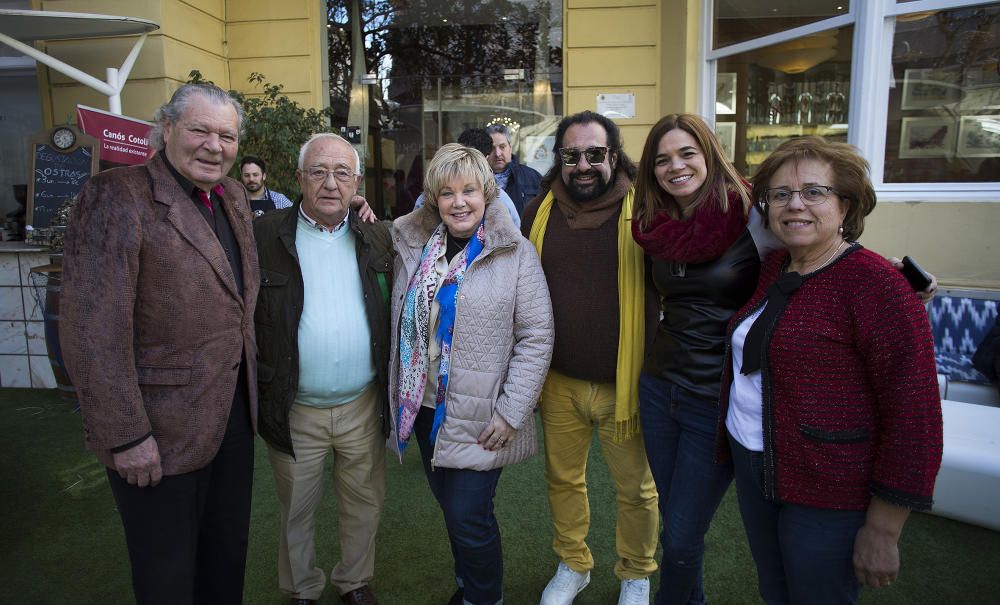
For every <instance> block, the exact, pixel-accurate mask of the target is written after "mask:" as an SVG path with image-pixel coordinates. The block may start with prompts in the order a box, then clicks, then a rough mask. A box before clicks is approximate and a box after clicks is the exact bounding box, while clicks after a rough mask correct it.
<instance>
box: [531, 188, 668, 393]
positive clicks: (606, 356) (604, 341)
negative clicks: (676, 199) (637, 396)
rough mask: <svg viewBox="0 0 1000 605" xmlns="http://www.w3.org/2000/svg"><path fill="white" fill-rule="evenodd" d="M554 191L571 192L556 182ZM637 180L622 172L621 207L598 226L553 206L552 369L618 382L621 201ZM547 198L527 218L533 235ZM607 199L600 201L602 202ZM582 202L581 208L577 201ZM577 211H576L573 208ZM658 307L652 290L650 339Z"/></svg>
mask: <svg viewBox="0 0 1000 605" xmlns="http://www.w3.org/2000/svg"><path fill="white" fill-rule="evenodd" d="M553 185H554V186H553V194H554V195H556V196H557V198H556V199H557V200H558V196H560V195H566V194H565V190H564V189H563V188H562V187H561V186H559V185H561V183H553ZM631 186H632V183H631V182H630V181H629V179H628V177H627V176H626V175H625V173H624V172H623V171H622V170H619V171H617V172H616V174H615V183H614V185H613V186H612V188H611V189H610V190H609V191H608V193H607V194H606V196H607V195H610V196H615V197H617V199H618V205H619V207H618V210H616V211H614V212H612V213H610V214H609V215H608V214H607V213H605V214H606V215H607V218H606V219H605V220H604V221H603V222H601V223H600V225H598V226H597V227H596V228H579V227H575V226H574V225H571V221H572V222H573V223H578V222H580V221H579V220H577V217H574V218H573V219H569V220H568V219H567V213H566V210H565V208H564V206H563V205H561V204H558V203H557V204H553V205H552V212H551V214H550V215H549V222H548V225H546V227H545V240H544V243H543V245H542V269H543V270H544V271H545V279H546V281H547V282H548V285H549V294H550V295H551V297H552V312H553V316H554V318H555V338H556V340H555V348H554V349H553V352H552V366H551V367H552V369H553V370H556V371H557V372H560V373H562V374H565V375H567V376H571V377H573V378H577V379H580V380H588V381H592V382H604V383H609V382H610V383H613V382H615V370H616V368H617V365H618V331H619V325H620V324H619V319H618V217H619V215H620V214H621V200H622V199H623V198H624V196H625V192H627V191H628V189H629V187H631ZM542 198H543V196H542V195H539V197H538V198H536V199H535V200H533V201H532V202H531V203H530V204H529V205H528V206H527V207H526V208H525V209H524V215H523V216H522V218H521V232H522V233H523V234H524V236H525V237H528V235H529V234H530V233H531V225H532V224H533V223H534V222H535V216H536V215H537V214H538V208H539V206H541V201H542ZM603 200H604V197H602V198H598V199H597V200H594V201H593V202H592V203H593V204H594V205H595V206H602V205H603V204H602V201H603ZM577 206H581V205H580V204H577ZM570 213H571V214H572V211H570ZM657 313H658V306H657V302H656V296H655V292H654V290H653V288H652V287H651V286H650V285H649V284H647V288H646V340H647V342H652V338H653V334H654V332H655V331H656V322H657Z"/></svg>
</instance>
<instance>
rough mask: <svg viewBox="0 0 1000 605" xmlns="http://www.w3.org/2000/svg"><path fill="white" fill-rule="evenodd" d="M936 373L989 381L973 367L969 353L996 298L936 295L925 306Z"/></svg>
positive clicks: (989, 318) (993, 310) (990, 320)
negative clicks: (927, 305) (932, 341)
mask: <svg viewBox="0 0 1000 605" xmlns="http://www.w3.org/2000/svg"><path fill="white" fill-rule="evenodd" d="M928 314H929V315H930V319H931V332H932V333H933V334H934V351H935V353H936V355H935V357H936V358H937V364H938V373H940V374H944V375H945V376H947V377H948V378H949V379H951V380H962V381H966V382H974V383H977V384H990V382H989V380H987V378H986V377H985V376H983V375H982V374H981V373H979V371H977V370H976V369H975V368H974V367H972V354H973V353H975V352H976V347H977V346H979V343H980V342H981V341H982V340H983V338H984V337H985V336H986V334H987V333H988V332H989V330H990V328H991V327H992V326H993V322H994V320H995V319H996V316H997V301H995V300H981V299H977V298H969V297H965V296H938V297H935V298H934V301H933V302H932V303H931V306H930V308H929V309H928Z"/></svg>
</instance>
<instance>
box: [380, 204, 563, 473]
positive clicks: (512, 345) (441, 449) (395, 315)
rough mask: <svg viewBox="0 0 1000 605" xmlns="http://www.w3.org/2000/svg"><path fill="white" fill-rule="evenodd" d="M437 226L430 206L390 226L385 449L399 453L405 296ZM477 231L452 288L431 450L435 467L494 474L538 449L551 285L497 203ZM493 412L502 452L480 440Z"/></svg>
mask: <svg viewBox="0 0 1000 605" xmlns="http://www.w3.org/2000/svg"><path fill="white" fill-rule="evenodd" d="M440 222H441V217H440V216H439V214H438V209H437V207H436V205H431V204H427V205H425V206H423V207H421V208H419V209H418V210H415V211H414V212H412V213H410V214H408V215H406V216H403V217H401V218H399V219H396V220H395V221H394V224H393V245H394V247H395V249H396V252H397V257H396V266H395V271H394V278H393V284H394V286H393V293H392V313H391V316H390V317H391V318H392V332H391V340H390V342H391V346H390V351H391V353H390V365H389V398H390V404H389V408H390V410H391V413H392V432H391V434H390V435H389V439H388V445H389V447H390V449H392V450H393V451H395V452H396V453H397V454H399V455H401V452H400V451H399V446H398V441H397V433H396V429H397V426H398V425H397V422H398V417H399V404H398V401H397V397H396V392H397V388H398V377H399V330H400V319H401V314H402V311H403V297H404V296H405V293H406V290H407V286H408V284H409V283H410V279H411V278H412V276H413V274H414V272H415V271H416V270H417V267H418V266H419V264H420V260H421V253H422V251H423V248H424V245H425V244H426V243H427V241H428V238H429V237H430V235H431V233H432V232H433V231H434V229H435V228H436V227H437V226H438V224H440ZM484 224H485V241H484V247H483V250H482V252H481V253H480V254H479V256H478V257H477V258H476V259H475V260H474V261H473V262H472V264H471V265H469V267H468V269H467V271H466V274H465V277H464V280H463V281H462V285H461V289H460V290H459V302H458V305H457V307H456V309H457V311H456V317H455V326H454V336H453V348H452V353H451V369H450V372H449V384H448V389H447V394H446V410H447V417H446V419H445V421H444V423H443V425H442V426H441V428H440V430H439V432H438V435H437V441H436V444H435V446H434V455H433V458H432V461H431V463H432V465H433V466H434V467H435V468H437V467H443V468H455V469H469V470H478V471H485V470H491V469H496V468H499V467H502V466H505V465H507V464H514V463H516V462H520V461H522V460H524V459H526V458H528V457H530V456H532V455H533V454H534V453H535V452H536V450H537V442H536V439H535V418H534V414H533V411H534V408H535V404H536V403H537V401H538V397H539V394H540V393H541V390H542V384H543V383H544V382H545V376H546V373H547V372H548V368H549V362H550V360H551V357H552V343H553V324H552V306H551V302H550V300H549V291H548V286H547V285H546V281H545V275H544V273H543V272H542V266H541V263H540V262H539V260H538V254H537V253H536V252H535V248H534V246H532V244H531V243H530V242H529V241H528V240H526V239H524V238H523V237H522V236H521V233H520V231H519V230H518V229H517V228H516V227H515V226H514V223H513V221H512V220H511V218H510V216H509V214H508V213H507V210H506V209H505V208H504V207H503V206H502V205H500V204H494V203H492V201H490V202H487V205H486V210H485V223H484ZM432 338H433V335H432ZM493 414H500V415H501V416H502V417H503V419H504V420H506V421H507V423H508V424H509V425H510V426H511V427H512V428H514V429H516V431H517V432H516V434H515V436H514V437H513V438H512V439H511V440H510V441H509V442H508V443H506V444H505V445H504V447H502V448H500V449H497V450H494V451H488V450H487V449H485V448H484V447H483V445H481V444H479V443H478V442H477V438H478V437H479V435H480V433H481V432H482V431H483V429H484V428H485V427H486V426H487V425H488V424H489V422H490V420H491V418H492V416H493Z"/></svg>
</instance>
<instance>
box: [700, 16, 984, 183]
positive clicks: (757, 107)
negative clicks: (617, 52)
mask: <svg viewBox="0 0 1000 605" xmlns="http://www.w3.org/2000/svg"><path fill="white" fill-rule="evenodd" d="M706 9H707V10H706V14H705V16H704V26H705V28H704V32H705V34H706V37H705V38H704V44H703V56H704V58H705V65H706V69H705V70H704V72H703V74H704V76H705V77H703V78H702V91H701V92H702V94H701V95H699V97H700V99H702V101H701V106H700V108H699V109H700V111H701V113H702V114H703V115H705V116H709V117H714V119H715V123H716V131H717V133H718V134H719V137H720V139H721V140H722V143H723V146H724V147H726V149H727V151H729V153H730V154H731V156H732V159H733V160H734V162H735V164H736V166H737V168H738V169H740V170H741V171H742V172H743V173H744V174H747V175H749V176H752V174H753V172H754V170H755V168H756V166H757V165H758V164H759V163H760V162H761V161H763V159H764V158H765V157H767V154H768V153H769V152H770V151H771V150H773V149H774V148H775V147H777V145H778V144H780V143H781V142H782V141H784V140H787V139H788V138H791V137H795V136H801V135H806V134H818V135H821V136H825V137H829V138H833V139H835V140H844V141H848V142H850V143H852V144H854V145H856V146H857V147H858V148H859V149H861V151H862V153H863V154H864V155H865V157H867V158H868V159H869V161H870V162H871V165H872V177H873V182H874V184H875V186H876V188H877V189H878V190H879V196H880V199H886V198H889V199H891V198H892V197H893V196H894V195H895V196H897V197H898V199H913V197H914V194H919V196H920V198H921V199H935V198H939V199H985V200H997V199H1000V2H996V1H993V2H982V1H979V2H973V1H961V0H951V1H948V0H910V1H902V0H901V1H899V2H896V3H893V2H875V1H864V2H863V1H859V0H854V1H853V2H847V1H846V0H844V1H838V0H767V1H760V2H753V3H748V2H742V1H741V0H713V2H712V3H706Z"/></svg>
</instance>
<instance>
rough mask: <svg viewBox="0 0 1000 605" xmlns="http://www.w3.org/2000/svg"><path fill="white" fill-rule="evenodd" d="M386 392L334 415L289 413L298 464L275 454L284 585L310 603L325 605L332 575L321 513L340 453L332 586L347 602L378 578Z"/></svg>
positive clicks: (296, 409) (297, 409) (305, 409)
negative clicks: (320, 556) (382, 398)
mask: <svg viewBox="0 0 1000 605" xmlns="http://www.w3.org/2000/svg"><path fill="white" fill-rule="evenodd" d="M377 393H378V388H377V387H375V386H374V385H373V386H371V387H369V388H368V389H367V390H366V391H365V392H364V393H362V394H361V395H360V396H359V397H358V398H357V399H355V400H354V401H352V402H350V403H346V404H343V405H338V406H334V407H331V408H315V407H310V406H306V405H299V404H293V405H292V409H291V412H290V413H289V419H288V420H289V425H290V427H291V432H292V447H293V449H294V451H295V457H294V458H293V457H292V456H289V455H288V454H285V453H283V452H279V451H277V450H275V449H273V448H268V455H269V458H270V460H271V468H272V470H273V471H274V482H275V484H276V487H277V495H278V503H279V505H280V507H281V527H280V541H279V545H278V583H279V586H280V587H281V590H282V591H284V592H286V593H288V594H290V595H292V596H293V597H298V598H302V599H319V597H320V594H321V593H322V592H323V588H324V587H325V586H326V575H325V573H324V571H323V570H322V569H320V567H319V566H318V565H317V563H316V539H315V538H316V536H315V533H316V511H317V509H318V508H319V504H320V499H321V498H322V495H323V466H324V463H325V462H326V458H327V454H328V453H329V452H330V451H331V450H332V451H333V491H334V493H335V494H336V497H337V533H338V537H339V538H340V561H339V562H338V563H337V565H336V567H334V568H333V572H332V573H331V574H330V582H331V583H333V585H334V586H336V587H337V590H338V591H339V592H340V594H344V593H345V592H349V591H351V590H354V589H356V588H360V587H361V586H364V585H365V584H368V583H369V582H370V581H371V579H372V576H373V575H374V573H375V532H376V530H377V529H378V524H379V518H380V517H381V515H382V505H383V501H384V500H385V438H384V437H383V435H382V427H381V422H380V420H379V416H378V398H377V396H376V395H377Z"/></svg>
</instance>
